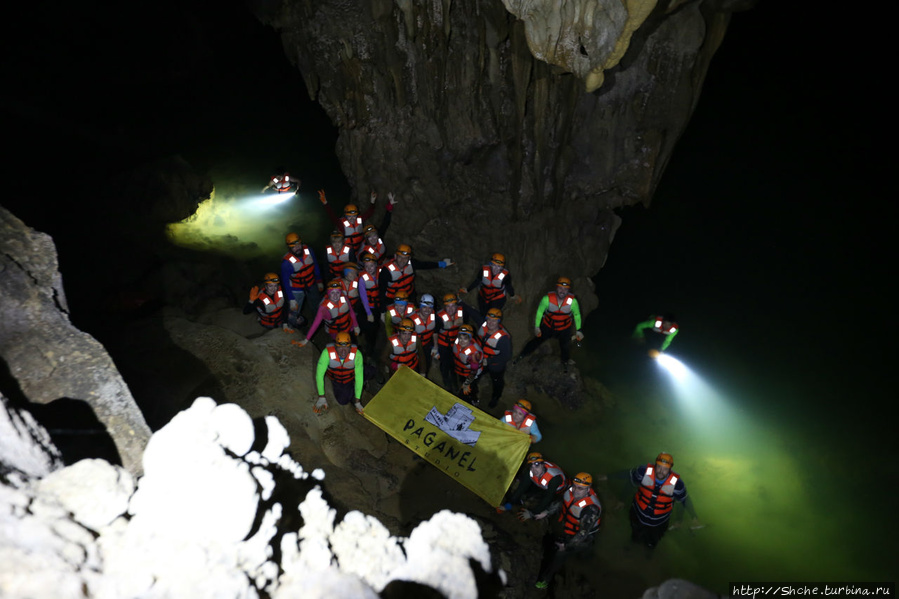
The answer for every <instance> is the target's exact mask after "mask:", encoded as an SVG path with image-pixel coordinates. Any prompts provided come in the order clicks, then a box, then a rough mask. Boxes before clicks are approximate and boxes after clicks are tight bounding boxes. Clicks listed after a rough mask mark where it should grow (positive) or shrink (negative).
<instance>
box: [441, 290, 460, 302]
mask: <svg viewBox="0 0 899 599" xmlns="http://www.w3.org/2000/svg"><path fill="white" fill-rule="evenodd" d="M458 301H459V296H458V295H456V294H455V293H453V292H452V291H451V292H449V293H447V294H445V295H444V296H443V303H444V304H454V303H456V302H458Z"/></svg>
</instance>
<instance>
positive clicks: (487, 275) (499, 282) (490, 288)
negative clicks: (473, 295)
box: [478, 265, 509, 302]
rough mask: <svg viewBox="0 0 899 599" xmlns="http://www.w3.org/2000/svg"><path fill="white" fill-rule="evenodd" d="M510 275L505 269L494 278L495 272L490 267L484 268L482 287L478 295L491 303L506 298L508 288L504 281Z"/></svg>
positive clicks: (482, 271)
mask: <svg viewBox="0 0 899 599" xmlns="http://www.w3.org/2000/svg"><path fill="white" fill-rule="evenodd" d="M508 274H509V271H508V270H506V269H503V270H501V271H500V272H499V274H498V275H496V276H493V270H492V269H491V268H490V266H489V265H487V266H484V268H483V269H482V270H481V286H480V288H479V289H478V293H479V294H480V296H481V297H482V298H483V299H484V301H487V302H491V301H493V300H497V299H500V298H502V297H505V296H506V286H505V284H504V283H503V279H505V278H506V275H508Z"/></svg>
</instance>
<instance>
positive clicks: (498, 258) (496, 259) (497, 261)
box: [490, 252, 506, 266]
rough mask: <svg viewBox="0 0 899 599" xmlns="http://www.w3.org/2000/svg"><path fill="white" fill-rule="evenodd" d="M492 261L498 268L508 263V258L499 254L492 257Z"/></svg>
mask: <svg viewBox="0 0 899 599" xmlns="http://www.w3.org/2000/svg"><path fill="white" fill-rule="evenodd" d="M490 261H491V262H493V263H494V264H496V265H497V266H503V265H504V264H505V263H506V257H505V256H503V255H502V254H500V253H499V252H497V253H495V254H493V255H492V256H490Z"/></svg>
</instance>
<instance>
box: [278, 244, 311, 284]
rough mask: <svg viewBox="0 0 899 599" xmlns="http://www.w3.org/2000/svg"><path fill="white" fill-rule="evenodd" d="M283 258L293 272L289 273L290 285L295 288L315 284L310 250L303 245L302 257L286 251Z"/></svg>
mask: <svg viewBox="0 0 899 599" xmlns="http://www.w3.org/2000/svg"><path fill="white" fill-rule="evenodd" d="M284 259H285V260H287V261H288V262H290V264H291V265H292V266H293V271H294V272H293V274H292V275H290V285H291V286H292V287H297V288H306V287H311V286H312V285H314V284H315V260H313V259H312V252H310V251H309V248H308V247H306V246H305V245H304V246H303V257H302V259H300V258H299V257H297V256H295V255H294V253H293V252H287V254H285V256H284Z"/></svg>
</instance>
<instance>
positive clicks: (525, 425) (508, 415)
mask: <svg viewBox="0 0 899 599" xmlns="http://www.w3.org/2000/svg"><path fill="white" fill-rule="evenodd" d="M536 421H537V418H536V417H535V416H534V415H533V414H531V413H530V412H528V413H527V414H526V415H525V417H524V418H522V419H521V424H515V421H514V420H512V410H506V412H505V414H503V422H505V423H506V424H508V425H509V426H511V427H512V428H517V429H518V430H520V431H521V432H523V433H527V434H529V435H530V434H531V425H532V424H534V423H535V422H536ZM546 463H547V464H548V463H549V462H546Z"/></svg>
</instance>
